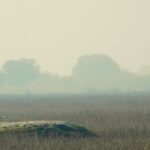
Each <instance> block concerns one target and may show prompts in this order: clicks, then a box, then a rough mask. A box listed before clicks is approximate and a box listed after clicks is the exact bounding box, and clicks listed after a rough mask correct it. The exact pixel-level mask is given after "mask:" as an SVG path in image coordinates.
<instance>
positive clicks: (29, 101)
mask: <svg viewBox="0 0 150 150" xmlns="http://www.w3.org/2000/svg"><path fill="white" fill-rule="evenodd" d="M30 120H33V121H36V120H49V121H51V120H54V121H55V120H64V121H69V122H73V123H75V124H78V125H81V126H84V127H85V128H87V129H90V130H91V131H93V132H94V133H96V134H97V135H98V137H97V138H85V137H79V138H73V137H70V138H68V137H59V136H57V137H55V138H54V137H48V138H41V137H38V136H36V135H34V136H28V135H26V134H24V135H15V136H14V135H12V134H7V135H1V136H0V150H20V149H21V150H34V149H36V150H149V149H150V95H148V94H120V95H86V96H85V95H57V96H56V95H51V96H1V97H0V121H1V122H11V121H12V122H14V121H15V122H16V121H30Z"/></svg>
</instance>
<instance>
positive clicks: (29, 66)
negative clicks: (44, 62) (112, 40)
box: [0, 54, 150, 94]
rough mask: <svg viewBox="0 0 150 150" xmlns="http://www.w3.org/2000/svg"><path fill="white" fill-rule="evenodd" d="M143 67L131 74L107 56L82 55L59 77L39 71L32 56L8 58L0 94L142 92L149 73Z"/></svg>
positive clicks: (1, 74) (0, 79) (0, 74)
mask: <svg viewBox="0 0 150 150" xmlns="http://www.w3.org/2000/svg"><path fill="white" fill-rule="evenodd" d="M143 68H144V69H140V70H139V72H137V73H131V72H129V71H127V70H123V69H122V68H121V67H120V66H119V65H118V64H117V63H116V62H115V61H114V60H113V59H112V58H111V57H109V56H107V55H98V54H97V55H96V54H95V55H84V56H82V57H80V58H79V59H78V61H77V64H75V65H74V67H73V68H72V73H71V75H70V76H63V77H62V76H59V75H57V74H52V73H51V72H42V71H41V69H40V66H39V65H38V64H37V63H36V61H35V60H33V59H25V58H23V59H18V60H9V61H7V62H6V63H4V64H3V66H2V68H1V71H0V94H54V93H55V94H56V93H65V94H67V93H68V94H71V93H92V94H93V93H107V92H108V93H118V92H135V91H137V92H139V91H140V92H143V91H145V92H146V91H149V89H150V84H149V83H150V73H149V67H148V66H147V67H143ZM145 68H146V69H145ZM145 70H146V71H145Z"/></svg>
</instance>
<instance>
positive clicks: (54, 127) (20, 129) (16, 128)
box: [0, 121, 96, 137]
mask: <svg viewBox="0 0 150 150" xmlns="http://www.w3.org/2000/svg"><path fill="white" fill-rule="evenodd" d="M6 133H11V134H22V133H23V134H36V135H38V136H41V137H46V136H57V137H58V136H65V137H93V136H96V135H95V134H94V133H92V132H91V131H89V130H88V129H86V128H84V127H81V126H78V125H75V124H72V123H69V122H64V121H28V122H1V123H0V134H6Z"/></svg>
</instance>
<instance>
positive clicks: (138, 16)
mask: <svg viewBox="0 0 150 150" xmlns="http://www.w3.org/2000/svg"><path fill="white" fill-rule="evenodd" d="M149 6H150V1H149V0H1V1H0V66H1V65H2V64H3V63H4V62H6V61H7V60H9V59H18V58H34V59H36V60H37V62H38V63H39V64H40V66H41V68H42V70H49V71H51V72H53V73H55V72H56V73H58V74H60V75H67V74H69V73H70V72H71V69H72V67H73V65H74V64H75V63H76V62H77V58H78V57H80V56H82V55H85V54H107V55H109V56H110V57H112V58H113V59H114V60H115V61H116V62H117V63H118V64H120V66H121V67H123V68H124V69H128V70H130V71H135V70H137V68H138V67H140V66H141V65H146V64H148V65H150V41H149V40H150V17H149V15H150V9H149Z"/></svg>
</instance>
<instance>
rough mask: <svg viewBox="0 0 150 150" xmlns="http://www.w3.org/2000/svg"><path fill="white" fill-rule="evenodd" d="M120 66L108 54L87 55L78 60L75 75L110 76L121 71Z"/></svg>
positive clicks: (89, 76)
mask: <svg viewBox="0 0 150 150" xmlns="http://www.w3.org/2000/svg"><path fill="white" fill-rule="evenodd" d="M120 72H121V70H120V67H119V65H118V64H117V63H115V62H114V61H113V60H112V59H111V58H110V57H108V56H106V55H92V56H89V55H86V56H83V57H81V58H79V60H78V64H77V65H76V66H75V67H74V68H73V73H72V74H73V76H77V77H80V78H82V77H83V78H85V77H88V78H89V79H91V78H93V79H95V77H96V78H101V79H103V78H107V77H108V78H109V77H110V76H114V75H116V74H118V73H120Z"/></svg>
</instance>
